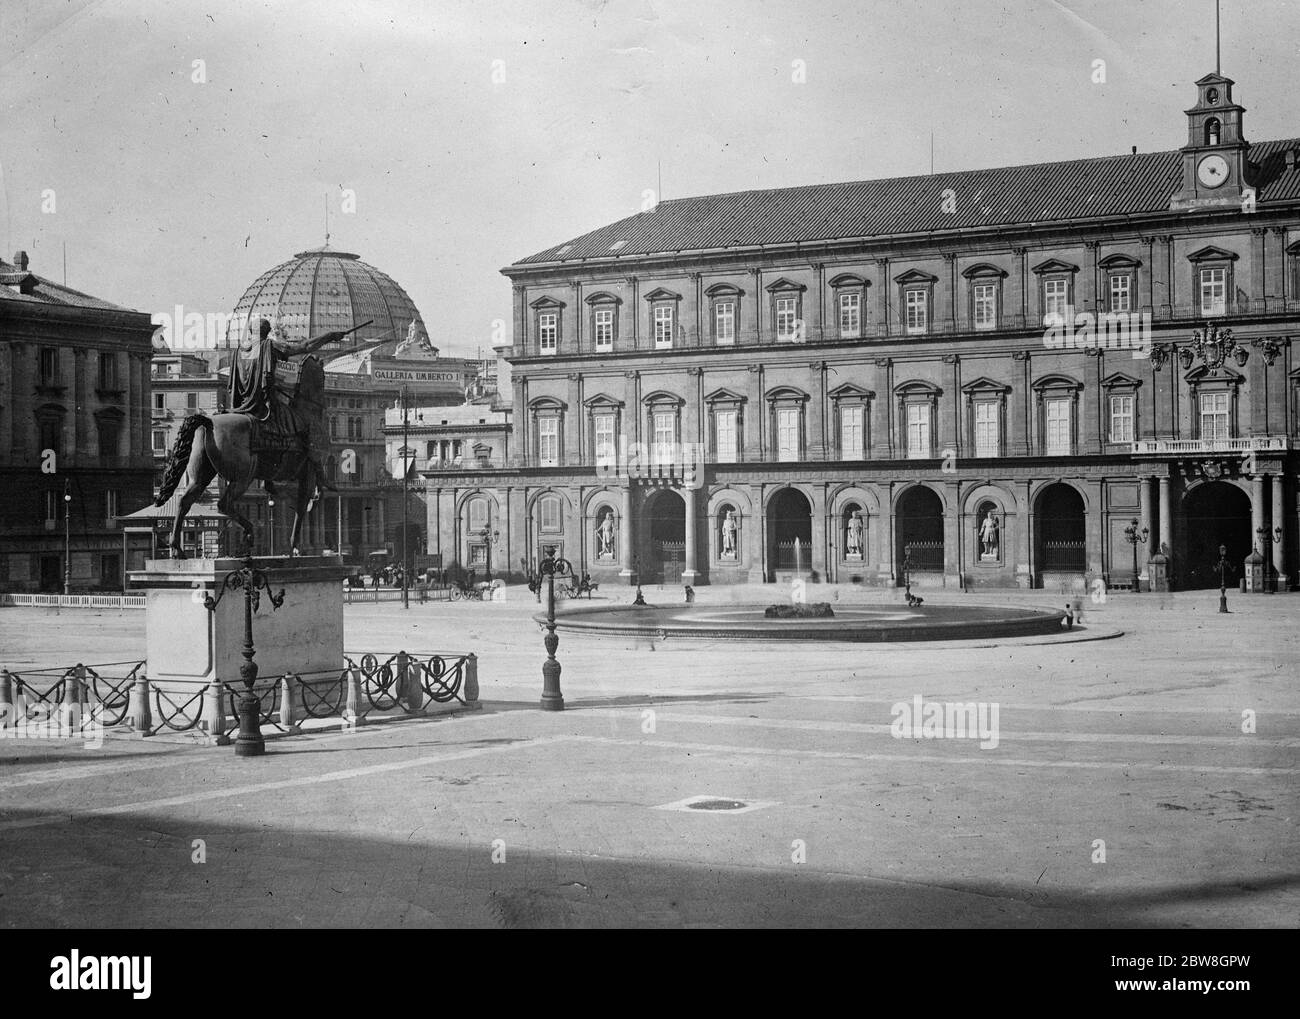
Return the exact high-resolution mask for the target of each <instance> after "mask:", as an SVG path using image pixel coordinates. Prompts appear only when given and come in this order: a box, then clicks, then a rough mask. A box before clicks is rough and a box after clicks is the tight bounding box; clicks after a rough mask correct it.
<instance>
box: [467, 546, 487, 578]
mask: <svg viewBox="0 0 1300 1019" xmlns="http://www.w3.org/2000/svg"><path fill="white" fill-rule="evenodd" d="M469 565H470V569H472V570H475V571H478V570H486V569H487V545H486V544H484V543H483V542H479V541H476V542H474V543H473V544H471V545H470V547H469Z"/></svg>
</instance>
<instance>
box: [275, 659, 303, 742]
mask: <svg viewBox="0 0 1300 1019" xmlns="http://www.w3.org/2000/svg"><path fill="white" fill-rule="evenodd" d="M298 679H299V677H298V676H297V675H296V674H295V673H292V672H286V673H285V674H284V675H283V676H281V677H280V725H281V726H283V727H284V728H285V729H286V730H288V731H289V732H291V733H294V734H297V733H300V732H302V727H301V726H299V725H298V716H299V715H300V714H302V712H300V711H299V710H298Z"/></svg>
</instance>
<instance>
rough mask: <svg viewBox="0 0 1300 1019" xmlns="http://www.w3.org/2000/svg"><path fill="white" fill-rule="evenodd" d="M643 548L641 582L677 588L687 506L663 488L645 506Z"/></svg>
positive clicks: (682, 560)
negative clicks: (644, 545) (675, 586)
mask: <svg viewBox="0 0 1300 1019" xmlns="http://www.w3.org/2000/svg"><path fill="white" fill-rule="evenodd" d="M646 523H647V525H648V526H647V527H646V536H645V542H646V546H647V547H646V548H644V550H643V551H642V558H643V560H644V563H645V566H644V572H645V575H644V576H643V577H642V578H641V579H642V580H643V581H646V582H650V583H659V584H680V583H681V582H682V569H683V567H684V565H685V562H686V503H685V502H684V501H683V500H682V497H681V496H680V495H678V494H677V493H676V492H674V491H672V489H667V488H665V489H664V490H662V491H660V492H656V493H655V494H654V495H653V496H651V497H650V501H649V502H648V503H647V504H646Z"/></svg>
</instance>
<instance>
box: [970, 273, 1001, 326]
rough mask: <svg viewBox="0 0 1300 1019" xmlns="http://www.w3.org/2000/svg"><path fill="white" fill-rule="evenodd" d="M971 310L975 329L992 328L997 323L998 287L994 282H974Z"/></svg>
mask: <svg viewBox="0 0 1300 1019" xmlns="http://www.w3.org/2000/svg"><path fill="white" fill-rule="evenodd" d="M972 297H973V304H974V307H973V311H974V319H975V328H976V329H992V328H994V327H995V326H996V325H997V324H998V288H997V284H995V283H976V284H975V287H974V293H973V294H972Z"/></svg>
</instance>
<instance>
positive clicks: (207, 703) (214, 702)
mask: <svg viewBox="0 0 1300 1019" xmlns="http://www.w3.org/2000/svg"><path fill="white" fill-rule="evenodd" d="M199 727H200V728H202V729H204V730H206V731H207V734H208V735H209V736H211V737H212V739H213V741H214V742H215V743H216V744H217V746H219V747H224V746H228V745H229V743H230V737H229V736H227V735H225V731H226V691H225V690H224V689H222V686H221V680H219V679H217V677H216V675H215V674H214V675H213V677H212V680H211V682H209V683H208V685H207V686H206V687H205V688H204V690H203V714H202V715H201V716H200V718H199Z"/></svg>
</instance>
